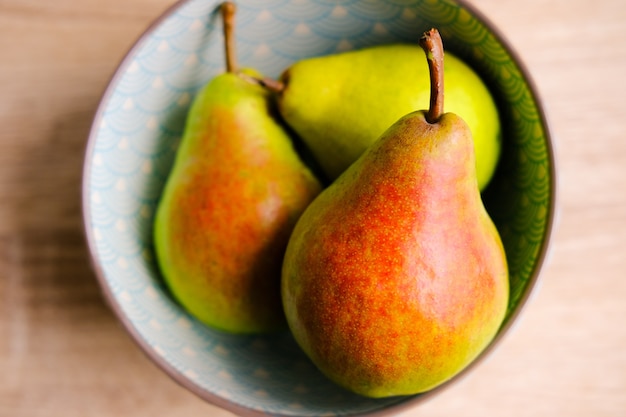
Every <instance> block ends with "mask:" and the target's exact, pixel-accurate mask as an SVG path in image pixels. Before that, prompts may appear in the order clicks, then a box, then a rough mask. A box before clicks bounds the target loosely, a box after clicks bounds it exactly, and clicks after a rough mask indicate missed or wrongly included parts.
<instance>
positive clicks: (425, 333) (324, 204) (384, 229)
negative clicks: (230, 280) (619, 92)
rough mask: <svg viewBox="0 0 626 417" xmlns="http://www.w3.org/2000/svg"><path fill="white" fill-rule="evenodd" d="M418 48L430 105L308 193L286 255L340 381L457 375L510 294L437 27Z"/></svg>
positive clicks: (305, 322) (293, 320)
mask: <svg viewBox="0 0 626 417" xmlns="http://www.w3.org/2000/svg"><path fill="white" fill-rule="evenodd" d="M421 44H423V45H424V49H425V50H426V51H428V56H430V57H432V59H433V62H435V64H434V65H433V66H432V67H433V68H434V69H433V70H432V75H431V77H432V78H433V80H434V81H433V96H434V99H433V100H432V101H431V105H430V109H429V110H428V111H416V112H412V113H410V114H408V115H405V116H404V117H402V118H400V119H399V120H398V121H396V122H395V123H394V124H393V125H392V126H391V127H390V128H389V129H388V130H386V131H385V132H384V133H383V134H382V136H381V137H380V138H379V139H378V140H377V141H376V142H375V143H374V144H373V145H372V146H371V147H370V148H369V149H368V150H367V151H366V152H365V153H364V154H362V156H361V157H360V158H359V159H358V160H357V161H356V162H355V163H354V164H353V165H352V166H350V168H348V170H347V171H346V172H344V173H343V174H342V175H341V176H340V177H339V178H338V179H337V180H336V181H335V182H334V183H333V184H331V185H330V186H329V187H328V188H326V189H325V190H324V191H323V192H322V193H321V194H320V195H319V196H318V197H317V198H316V199H315V200H314V201H313V203H311V205H310V206H309V207H308V208H307V209H306V211H305V212H304V214H303V215H302V216H301V217H300V219H299V221H298V223H297V224H296V227H295V229H294V231H293V233H292V236H291V238H290V240H289V244H288V246H287V251H286V254H285V259H284V262H283V278H282V297H283V305H284V308H285V314H286V316H287V322H288V324H289V327H290V329H291V331H292V333H293V335H294V338H295V339H296V341H297V342H298V344H299V345H300V346H301V348H302V349H303V351H304V352H305V353H306V354H307V355H308V356H309V357H310V359H311V360H312V361H313V363H314V364H315V365H316V366H317V367H318V368H319V369H320V370H321V371H322V372H323V373H324V374H326V375H327V376H328V377H329V378H330V379H332V380H333V381H335V382H336V383H338V384H339V385H341V386H343V387H345V388H348V389H350V390H352V391H354V392H356V393H359V394H361V395H364V396H368V397H387V396H396V395H409V394H416V393H421V392H425V391H428V390H430V389H432V388H434V387H436V386H438V385H440V384H442V383H443V382H445V381H447V380H449V379H450V378H452V377H453V376H454V375H456V374H458V373H459V372H460V371H461V370H462V369H464V368H465V367H466V366H467V365H468V364H469V363H470V362H472V360H473V359H475V358H476V357H477V356H478V355H479V354H480V353H481V352H482V351H483V350H484V348H485V347H486V346H487V345H488V344H489V342H490V341H491V340H492V339H493V337H494V336H495V335H496V333H497V331H498V329H499V327H500V325H501V323H502V321H503V318H504V316H505V313H506V309H507V303H508V296H509V284H508V268H507V262H506V256H505V252H504V249H503V246H502V242H501V239H500V236H499V234H498V231H497V230H496V228H495V226H494V224H493V222H492V221H491V219H490V217H489V215H488V213H487V212H486V210H485V207H484V206H483V204H482V201H481V196H480V192H479V188H478V182H477V178H476V167H475V159H474V150H473V149H474V145H473V140H472V137H471V132H470V130H469V128H468V126H467V124H466V123H465V122H464V121H463V120H462V119H461V118H460V117H459V116H457V115H455V114H453V113H445V114H443V108H442V96H441V92H442V90H441V88H442V86H443V78H442V76H441V75H442V71H441V66H442V64H441V61H442V60H443V46H442V44H441V38H440V37H439V36H438V32H437V31H436V30H431V31H430V32H427V33H426V34H425V35H424V37H423V38H422V41H421ZM437 45H439V46H437ZM430 60H431V58H429V62H430Z"/></svg>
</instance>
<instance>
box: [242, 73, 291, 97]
mask: <svg viewBox="0 0 626 417" xmlns="http://www.w3.org/2000/svg"><path fill="white" fill-rule="evenodd" d="M238 74H239V76H240V77H241V78H243V79H244V80H246V81H248V82H251V83H253V84H258V85H260V86H261V87H264V88H267V89H268V90H269V91H271V92H272V93H274V94H280V93H282V92H283V90H284V89H285V83H284V82H282V81H280V80H275V79H273V78H269V77H263V78H259V77H253V76H252V75H248V74H245V73H243V72H240V73H238Z"/></svg>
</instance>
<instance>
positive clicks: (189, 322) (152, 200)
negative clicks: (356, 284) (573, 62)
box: [83, 0, 555, 416]
mask: <svg viewBox="0 0 626 417" xmlns="http://www.w3.org/2000/svg"><path fill="white" fill-rule="evenodd" d="M237 4H238V12H237V17H236V30H235V33H236V39H237V55H238V60H239V63H240V65H242V66H251V67H256V68H257V69H259V70H260V71H262V72H263V73H264V74H265V75H268V76H271V77H277V76H278V75H279V74H280V73H281V71H282V70H283V69H284V68H286V67H287V66H289V65H290V64H291V63H292V62H294V61H296V60H298V59H301V58H306V57H310V56H313V55H322V54H328V53H332V52H335V51H340V50H349V49H354V48H359V47H363V46H368V45H374V44H382V43H391V42H402V41H405V42H415V41H416V39H417V38H418V36H419V35H421V33H422V32H423V31H425V30H426V29H429V28H430V27H433V26H434V27H437V28H438V29H439V30H440V32H441V33H442V36H443V38H444V43H445V46H446V48H447V49H448V50H449V51H452V52H454V53H456V54H457V55H458V56H460V57H462V58H463V59H465V60H466V61H467V62H468V63H469V64H470V65H472V66H473V67H474V68H475V69H476V71H477V72H478V73H479V74H480V75H481V76H482V77H483V79H484V80H485V82H486V83H487V84H488V86H489V87H490V89H491V90H492V93H493V95H494V97H495V98H496V100H497V102H498V106H499V109H500V113H501V117H502V124H503V128H504V132H503V154H502V159H501V163H500V165H499V168H498V171H497V173H496V176H495V178H494V180H493V181H492V184H491V185H490V187H489V188H488V190H487V191H486V192H485V193H484V200H485V203H486V206H487V208H488V210H489V212H490V214H491V215H492V217H493V218H494V221H495V222H496V224H497V226H498V228H499V230H500V233H501V235H502V238H503V241H504V245H505V247H506V251H507V256H508V261H509V265H510V273H511V276H510V285H511V300H510V305H509V310H508V315H507V318H506V321H505V323H504V325H503V327H502V329H501V331H500V333H499V334H498V336H497V338H496V339H495V341H494V343H492V345H491V346H490V347H489V349H487V351H486V352H485V354H486V353H488V352H491V351H493V347H494V345H496V344H497V342H498V341H499V340H500V339H501V337H502V335H503V334H505V333H506V331H507V330H508V329H509V328H510V325H511V323H512V322H513V321H514V320H515V319H516V318H517V317H518V315H519V312H520V309H521V307H522V306H523V305H524V303H525V301H526V299H527V298H528V296H529V294H530V293H531V290H532V288H533V286H534V284H535V282H536V281H537V277H538V275H539V272H540V269H541V266H542V263H543V260H544V256H545V253H546V250H547V248H548V246H549V237H550V234H551V229H552V220H553V216H554V211H555V165H554V155H553V151H552V146H551V141H550V135H549V131H548V126H547V124H546V120H545V117H544V112H543V109H542V107H541V103H540V101H539V99H538V97H537V95H536V92H535V89H534V87H533V84H532V82H531V80H530V78H529V76H528V74H527V72H526V70H525V69H524V67H523V66H522V64H521V62H520V60H519V59H518V57H517V56H516V55H515V53H514V52H513V51H512V49H511V48H510V47H509V46H508V44H507V43H506V42H505V40H504V39H503V38H502V36H501V35H500V34H499V33H498V32H497V31H496V30H495V29H494V28H493V26H492V25H491V24H490V23H489V22H488V21H487V20H486V19H485V17H484V16H483V15H482V14H481V13H479V12H478V11H476V10H475V9H473V8H472V7H470V6H469V5H468V4H466V3H464V2H460V1H452V0H439V1H438V0H402V1H399V0H386V1H385V0H379V1H376V0H370V1H357V0H345V1H341V2H337V1H329V0H291V1H288V0H266V1H263V2H259V1H254V0H239V1H238V2H237ZM218 5H219V2H218V1H216V0H187V1H182V2H179V3H176V4H175V5H174V6H173V7H172V8H171V9H169V10H168V11H166V12H165V14H164V15H163V16H162V17H161V18H159V19H158V20H157V21H156V22H154V24H152V25H151V26H150V28H149V29H148V30H147V31H146V32H145V33H144V34H143V36H141V37H140V39H139V40H138V41H137V42H136V43H135V45H134V46H133V47H132V49H131V50H130V51H129V52H128V54H127V55H126V57H125V58H124V60H123V61H122V62H121V65H120V66H119V68H118V69H117V71H116V72H115V74H114V75H113V77H112V79H111V82H110V84H109V85H108V88H107V89H106V92H105V93H104V96H103V98H102V102H101V104H100V107H99V109H98V111H97V114H96V116H95V118H94V123H93V127H92V130H91V132H90V137H89V142H88V146H87V150H86V155H85V164H84V183H83V206H84V224H85V229H86V235H87V240H88V245H89V249H90V252H91V256H92V260H93V265H94V269H95V272H96V274H97V276H98V279H99V282H100V284H101V287H102V289H103V292H104V294H105V297H106V299H107V300H108V302H109V303H110V305H111V306H112V309H113V310H114V311H115V313H116V314H117V315H118V316H119V319H120V320H121V322H122V323H123V325H124V326H125V328H126V329H127V330H128V332H129V333H130V334H131V335H132V337H133V338H134V339H135V340H136V342H137V343H138V344H139V346H141V348H142V349H143V350H144V351H145V353H146V354H147V355H148V356H149V357H150V358H151V359H153V360H154V362H156V363H157V364H158V365H159V366H160V367H161V368H162V369H163V370H164V371H165V372H166V373H167V374H169V375H170V376H171V377H172V378H174V379H175V380H176V381H178V382H179V383H180V384H182V385H183V386H184V387H187V388H188V389H190V390H191V391H193V392H194V393H196V394H197V395H199V396H200V397H202V398H203V399H205V400H207V401H209V402H211V403H214V404H216V405H218V406H220V407H223V408H225V409H228V410H230V411H232V412H234V413H236V414H239V415H251V416H255V415H273V416H313V415H320V416H348V415H379V414H386V413H396V412H398V411H399V410H400V409H403V408H405V407H410V406H414V405H416V404H418V403H419V402H421V401H424V399H426V398H428V397H429V396H430V395H432V394H433V393H435V392H440V391H441V389H442V388H444V387H447V386H449V385H450V383H451V382H453V381H455V380H456V379H457V378H455V379H453V380H452V381H450V382H449V383H446V384H444V385H443V386H441V387H440V388H438V389H436V390H434V391H432V392H430V393H428V394H422V395H416V396H411V397H395V398H387V399H380V400H373V399H367V398H364V397H360V396H357V395H354V394H351V393H349V392H347V391H345V390H343V389H341V388H339V387H337V386H336V385H335V384H333V383H332V382H330V381H328V380H327V379H326V378H325V377H324V376H322V375H321V374H320V373H319V372H318V371H317V370H316V368H315V367H314V366H312V364H311V363H310V362H309V361H308V359H307V358H306V357H305V356H304V355H303V353H302V352H301V351H300V349H299V348H298V346H297V345H296V343H295V342H294V341H293V339H292V338H291V336H290V335H289V334H288V333H285V334H280V335H274V336H250V337H248V336H246V337H242V336H231V335H227V334H224V333H220V332H216V331H214V330H212V329H210V328H207V327H205V326H203V325H202V324H200V323H199V322H198V321H196V320H195V319H194V318H192V317H190V316H189V315H188V314H187V313H186V312H185V311H184V310H183V309H181V307H180V306H179V305H178V304H177V303H176V302H175V301H174V300H173V299H172V298H171V297H170V295H169V293H168V292H167V291H166V289H165V288H164V286H163V282H162V278H161V276H160V275H159V272H158V269H157V268H156V265H155V259H154V253H153V248H152V235H151V226H152V219H153V215H154V211H155V206H156V204H157V201H158V200H159V196H160V194H161V190H162V188H163V184H164V181H165V179H166V178H167V176H168V173H169V170H170V168H171V166H172V162H173V158H174V155H175V152H176V146H177V144H178V142H179V140H180V138H181V133H182V130H183V124H184V121H185V116H186V114H187V111H188V108H189V105H190V103H191V101H192V99H193V97H194V94H195V93H196V91H197V90H198V89H199V88H200V87H201V86H202V85H203V84H205V83H206V82H207V80H209V79H210V78H211V77H213V76H214V75H216V74H218V73H221V72H222V71H223V70H224V59H223V46H222V42H223V38H222V26H221V20H220V15H219V13H218V12H217V9H218ZM483 356H484V354H483ZM481 357H482V356H481ZM474 364H475V363H474ZM474 364H473V365H472V366H470V367H469V368H467V369H466V371H464V373H465V372H467V371H468V370H469V369H475V366H474ZM464 373H462V374H464Z"/></svg>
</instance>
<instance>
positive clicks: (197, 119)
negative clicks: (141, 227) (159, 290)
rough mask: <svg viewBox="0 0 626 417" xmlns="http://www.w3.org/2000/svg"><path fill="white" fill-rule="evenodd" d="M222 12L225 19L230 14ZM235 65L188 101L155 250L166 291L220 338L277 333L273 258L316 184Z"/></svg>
mask: <svg viewBox="0 0 626 417" xmlns="http://www.w3.org/2000/svg"><path fill="white" fill-rule="evenodd" d="M223 10H224V11H225V16H226V17H229V16H232V13H234V6H233V5H232V3H225V5H224V9H223ZM229 22H230V20H229V19H225V24H226V23H229ZM227 27H230V26H229V25H228V26H227ZM229 33H230V32H229ZM230 36H232V35H230ZM230 36H227V42H228V40H230V39H231V37H230ZM231 48H232V45H231ZM229 51H230V49H227V52H229ZM234 67H235V65H234V60H233V58H232V53H231V55H229V59H228V68H230V70H229V71H228V72H226V73H224V74H221V75H218V76H216V77H215V78H213V79H212V80H211V81H210V82H209V83H208V84H207V85H206V86H205V87H204V88H203V89H202V90H201V91H200V92H199V94H198V95H197V96H196V97H195V99H194V102H193V103H192V107H191V109H190V112H189V115H188V118H187V122H186V126H185V130H184V134H183V137H182V139H181V143H180V146H179V148H178V151H177V154H176V159H175V161H174V165H173V168H172V171H171V173H170V175H169V177H168V179H167V182H166V185H165V189H164V191H163V195H162V197H161V200H160V202H159V205H158V208H157V212H156V218H155V222H154V245H155V250H156V254H157V260H158V264H159V266H160V269H161V271H162V274H163V277H164V279H165V282H166V284H167V286H168V287H169V289H170V290H171V292H172V294H173V296H174V297H175V298H176V299H177V300H178V301H179V302H180V304H181V305H182V306H183V307H184V308H185V309H187V310H188V311H189V313H191V314H192V315H193V316H195V317H196V318H197V319H199V320H200V321H202V322H203V323H205V324H207V325H209V326H211V327H214V328H217V329H220V330H223V331H227V332H231V333H265V332H270V331H275V330H279V329H284V328H286V323H285V318H284V313H283V310H282V304H281V297H280V276H281V264H282V258H283V254H284V250H285V246H286V245H287V240H288V239H289V235H290V233H291V230H292V228H293V226H294V224H295V222H296V220H297V219H298V217H299V216H300V214H301V213H302V211H303V210H304V208H305V207H306V206H307V205H308V204H309V202H310V201H311V200H312V199H313V198H314V197H315V196H316V195H317V194H318V193H319V191H320V184H319V182H318V181H317V179H316V178H315V177H314V176H313V175H312V173H311V172H310V171H309V169H308V168H307V167H306V166H305V165H304V164H303V163H302V161H301V160H300V159H299V156H298V155H297V153H296V152H295V150H294V148H293V146H292V142H291V138H290V137H289V136H288V134H287V133H286V131H285V130H284V128H283V126H282V125H280V124H279V123H278V122H277V120H276V119H275V118H274V116H273V114H272V113H273V110H272V108H271V105H272V100H271V99H270V97H269V95H270V93H269V92H268V91H267V90H266V89H265V88H263V87H261V86H259V85H258V84H257V83H254V82H250V80H249V76H243V75H242V74H240V73H239V72H238V71H237V70H236V68H234ZM246 73H247V74H248V75H254V76H259V74H258V73H256V72H254V71H251V70H247V72H246Z"/></svg>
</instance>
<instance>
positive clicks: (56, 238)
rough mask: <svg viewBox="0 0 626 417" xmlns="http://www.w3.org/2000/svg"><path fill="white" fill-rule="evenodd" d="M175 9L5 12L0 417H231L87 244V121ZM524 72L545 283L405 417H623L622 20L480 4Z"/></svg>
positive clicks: (26, 1)
mask: <svg viewBox="0 0 626 417" xmlns="http://www.w3.org/2000/svg"><path fill="white" fill-rule="evenodd" d="M171 4H172V1H171V0H126V1H121V0H109V1H107V2H101V1H96V0H83V1H78V0H57V1H55V2H49V1H44V0H0V271H1V272H0V274H1V277H0V278H1V279H0V375H2V376H0V416H11V417H26V416H28V417H33V416H64V417H74V416H111V415H128V416H153V415H167V416H170V417H173V416H183V415H184V416H189V415H209V416H229V415H230V414H229V413H228V412H226V411H222V410H220V409H218V408H216V407H214V406H212V405H209V404H206V403H204V402H202V401H201V400H200V399H199V398H197V397H196V396H194V395H193V394H191V393H189V392H187V391H186V390H184V389H183V388H181V387H180V386H178V385H177V384H176V383H174V382H173V381H172V380H171V379H169V377H167V376H166V375H165V374H164V373H163V372H162V371H160V370H159V369H158V368H157V367H156V366H155V365H153V364H152V363H151V362H150V361H149V360H148V359H147V358H146V357H145V356H144V355H143V354H142V353H141V351H140V350H139V348H138V347H137V346H136V345H135V344H134V343H133V342H132V341H131V340H130V338H129V336H127V335H126V333H125V332H124V331H123V329H122V328H121V326H120V325H119V324H118V322H117V320H116V318H115V317H114V316H113V314H112V313H111V311H110V310H109V308H108V307H107V306H106V305H105V303H104V301H103V298H102V296H101V294H100V290H99V288H98V285H97V282H96V279H95V276H94V274H93V272H92V270H91V268H90V265H89V261H88V258H87V250H86V246H85V242H84V238H83V233H82V220H81V212H80V209H81V208H80V182H81V169H82V158H83V153H84V147H85V142H86V138H87V135H88V132H89V128H90V124H91V119H92V117H93V114H94V112H95V109H96V106H97V104H98V100H99V98H100V95H101V94H102V92H103V90H104V88H105V86H106V84H107V82H108V80H109V77H110V76H111V75H112V72H113V71H114V69H115V67H116V65H117V64H118V62H119V60H120V59H121V58H122V56H123V55H124V54H125V53H126V51H127V50H128V48H129V47H130V46H131V45H132V43H133V42H134V40H135V39H136V38H137V36H138V35H139V34H140V33H141V32H142V31H143V30H144V29H145V28H146V26H147V25H148V24H149V23H150V22H151V21H152V20H153V19H154V18H156V17H157V16H158V15H160V14H161V12H162V11H164V10H165V9H166V8H167V7H169V6H170V5H171ZM472 4H473V5H474V6H475V7H476V8H478V9H479V10H480V11H482V12H483V14H485V15H486V16H487V18H489V19H490V20H491V21H493V22H494V23H496V24H497V25H498V27H499V28H500V30H501V32H502V33H503V35H504V36H505V37H506V38H507V39H508V41H509V42H510V44H511V45H512V46H513V47H514V49H515V50H516V51H517V53H518V55H520V56H521V57H522V59H523V60H524V62H525V63H526V65H527V67H528V70H529V72H530V74H531V75H532V77H533V79H534V81H535V83H536V85H537V87H538V91H539V94H540V96H541V97H542V98H543V100H544V103H545V107H546V110H547V112H548V117H549V121H550V124H551V128H552V133H553V136H554V139H555V141H556V151H557V158H558V172H559V198H558V201H559V208H560V214H559V219H558V222H557V228H556V231H555V233H554V237H553V241H552V250H551V252H550V256H549V260H548V264H547V265H546V267H545V268H544V271H543V274H542V279H541V285H540V286H539V288H538V289H537V291H536V292H535V294H534V297H533V298H532V300H531V301H530V302H529V304H528V305H527V308H526V310H525V312H524V314H523V316H522V318H521V320H520V321H519V322H518V324H517V326H516V327H515V329H514V330H513V331H512V332H511V333H509V335H508V336H507V337H506V338H505V339H504V341H503V343H502V344H501V345H500V347H499V349H498V350H496V352H495V353H494V354H493V355H492V356H491V357H490V358H489V360H488V361H486V362H484V363H482V364H481V365H480V366H479V367H478V368H476V370H475V371H474V372H473V373H471V374H470V375H468V376H467V377H465V378H464V379H463V380H461V381H460V382H459V383H458V384H456V385H455V386H453V387H452V388H451V389H449V390H447V391H445V392H444V393H443V394H441V395H439V396H436V397H435V398H433V399H432V400H431V401H429V402H427V403H425V404H424V405H421V406H419V407H417V408H414V409H412V410H409V411H406V412H404V413H403V414H402V415H403V416H415V417H418V416H429V417H435V416H451V415H463V416H503V415H506V416H512V417H515V416H519V417H522V416H533V417H534V416H546V415H550V416H561V415H568V416H581V417H582V416H584V417H587V416H615V417H617V416H623V415H625V414H626V324H625V323H624V320H625V319H626V302H624V300H626V279H625V271H626V254H625V252H626V192H625V190H626V137H625V136H626V106H625V105H624V98H625V97H626V82H625V81H624V74H626V42H624V39H626V8H624V7H623V5H622V3H621V2H620V1H618V0H596V1H594V2H589V1H583V0H570V1H564V0H553V1H551V2H549V4H548V2H544V1H540V0H527V1H525V2H524V4H523V7H522V6H521V4H520V3H519V2H518V1H512V0H475V1H473V2H472Z"/></svg>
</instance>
